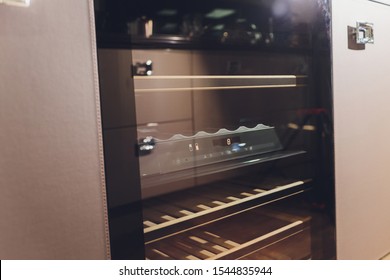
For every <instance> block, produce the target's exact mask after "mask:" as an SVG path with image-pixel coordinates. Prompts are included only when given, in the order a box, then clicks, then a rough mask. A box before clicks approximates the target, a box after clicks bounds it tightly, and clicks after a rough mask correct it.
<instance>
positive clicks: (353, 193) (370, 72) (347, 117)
mask: <svg viewBox="0 0 390 280" xmlns="http://www.w3.org/2000/svg"><path fill="white" fill-rule="evenodd" d="M332 8H333V22H332V24H333V78H334V116H335V153H336V154H335V160H336V162H335V164H336V213H337V216H336V219H337V224H336V229H337V256H338V258H339V259H379V258H380V257H382V256H384V255H385V254H386V253H387V252H389V251H390V214H389V213H390V146H389V139H390V122H389V120H390V115H389V113H390V109H389V104H390V92H389V88H390V78H389V77H390V63H389V62H390V51H389V50H390V33H389V31H388V28H389V26H390V7H389V6H385V5H381V4H377V3H373V2H370V1H368V0H334V1H332ZM356 21H367V22H372V23H374V34H375V43H374V44H373V45H370V44H368V45H367V46H366V49H365V50H349V49H348V48H347V26H348V25H349V26H355V25H356Z"/></svg>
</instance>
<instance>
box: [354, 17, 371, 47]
mask: <svg viewBox="0 0 390 280" xmlns="http://www.w3.org/2000/svg"><path fill="white" fill-rule="evenodd" d="M366 44H374V24H373V23H368V22H356V27H351V26H348V49H351V50H364V49H365V48H366V47H365V45H366Z"/></svg>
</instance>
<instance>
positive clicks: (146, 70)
mask: <svg viewBox="0 0 390 280" xmlns="http://www.w3.org/2000/svg"><path fill="white" fill-rule="evenodd" d="M152 73H153V62H152V61H151V60H148V61H146V62H137V63H136V64H135V65H133V75H134V76H150V75H152Z"/></svg>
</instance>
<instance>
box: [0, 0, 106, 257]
mask: <svg viewBox="0 0 390 280" xmlns="http://www.w3.org/2000/svg"><path fill="white" fill-rule="evenodd" d="M93 29H94V27H93V6H92V1H88V0H50V1H48V0H32V1H31V6H30V7H29V8H17V7H11V6H5V5H0V259H106V258H109V243H108V231H107V225H106V209H105V207H106V206H105V192H104V173H103V168H104V167H103V160H102V157H103V155H102V143H101V138H100V136H99V135H100V133H101V128H100V119H99V118H100V117H99V116H100V112H99V106H98V104H99V99H98V88H97V84H98V82H97V74H96V68H97V67H96V64H95V53H96V51H95V49H94V48H95V47H94V36H93V35H91V34H94V33H93Z"/></svg>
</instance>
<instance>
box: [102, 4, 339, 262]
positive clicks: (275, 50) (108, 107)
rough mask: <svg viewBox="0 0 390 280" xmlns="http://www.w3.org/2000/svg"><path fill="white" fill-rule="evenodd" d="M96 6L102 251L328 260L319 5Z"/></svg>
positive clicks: (325, 94)
mask: <svg viewBox="0 0 390 280" xmlns="http://www.w3.org/2000/svg"><path fill="white" fill-rule="evenodd" d="M95 8H96V27H97V38H98V42H97V43H98V63H99V79H100V91H101V104H102V105H101V106H102V122H103V132H104V135H103V136H104V138H103V143H104V156H105V173H106V184H107V195H108V207H109V209H108V213H109V220H108V223H109V228H110V238H111V240H110V244H111V253H112V258H113V259H189V260H194V259H196V260H198V259H202V260H203V259H333V258H335V236H334V232H335V228H334V224H335V221H334V163H333V162H334V159H333V123H332V105H331V104H332V92H331V88H332V87H331V79H330V77H331V61H330V24H329V22H330V7H329V3H328V1H326V0H316V1H315V0H313V1H308V0H294V1H293V0H274V1H272V0H244V1H243V0H240V1H238V0H224V1H220V0H211V1H210V0H208V1H203V0H199V1H177V0H169V1H153V0H145V1H119V0H118V1H112V0H110V1H104V0H100V1H95Z"/></svg>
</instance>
